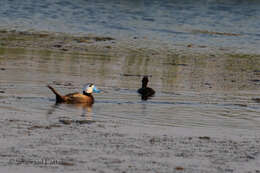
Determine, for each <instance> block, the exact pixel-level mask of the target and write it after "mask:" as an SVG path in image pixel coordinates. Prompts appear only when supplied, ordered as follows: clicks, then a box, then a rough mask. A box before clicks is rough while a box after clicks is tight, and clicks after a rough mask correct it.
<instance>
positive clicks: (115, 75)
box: [0, 49, 260, 130]
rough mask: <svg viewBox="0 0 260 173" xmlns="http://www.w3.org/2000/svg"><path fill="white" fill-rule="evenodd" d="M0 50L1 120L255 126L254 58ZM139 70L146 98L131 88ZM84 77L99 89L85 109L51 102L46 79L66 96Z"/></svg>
mask: <svg viewBox="0 0 260 173" xmlns="http://www.w3.org/2000/svg"><path fill="white" fill-rule="evenodd" d="M0 52H1V54H0V64H1V67H2V69H1V73H0V80H1V81H0V82H1V86H0V91H1V92H2V93H1V97H0V106H1V109H0V110H1V114H2V119H5V118H10V117H12V118H18V119H24V118H26V119H27V118H28V119H30V120H31V119H33V120H39V121H46V123H54V122H56V121H58V119H59V118H60V117H63V116H65V117H67V118H71V119H80V118H82V115H84V114H87V115H88V116H90V115H91V116H93V117H92V118H93V119H94V120H96V121H104V120H126V121H129V122H131V123H134V124H135V123H136V124H139V125H156V126H177V127H186V128H189V127H193V126H194V127H203V128H206V129H207V128H232V129H247V130H259V128H260V125H259V121H260V117H259V112H260V105H259V104H258V103H255V102H254V101H253V100H252V98H257V97H258V95H257V94H256V93H258V91H259V82H258V81H257V80H256V79H258V76H259V72H258V71H257V67H258V64H259V63H260V60H259V59H257V58H244V57H242V58H239V57H235V58H234V57H229V58H223V59H225V61H223V60H222V58H220V57H219V58H214V57H205V58H192V57H190V58H182V59H179V58H178V57H171V58H168V59H163V58H162V59H156V58H150V59H149V61H148V60H147V59H146V58H142V57H132V56H131V54H129V55H127V56H125V57H116V56H115V57H110V56H107V55H105V54H94V53H91V52H89V53H87V54H85V55H77V54H61V53H57V52H56V53H55V52H48V51H33V50H24V49H1V51H0ZM169 61H180V62H179V64H181V65H175V64H174V65H170V64H169ZM197 61H199V62H197ZM227 63H230V64H233V66H232V67H230V65H229V64H227ZM184 64H185V65H184ZM154 67H156V68H155V69H154ZM142 75H151V76H152V77H150V83H149V85H150V86H151V87H153V88H154V89H155V90H156V95H155V96H154V97H153V98H151V99H149V100H148V101H142V100H141V98H140V96H139V95H138V94H137V93H136V90H137V89H138V88H139V87H140V85H141V83H140V82H141V78H142V77H141V76H142ZM90 82H93V83H95V84H96V85H97V86H98V87H99V88H100V89H101V90H102V92H101V93H99V94H95V98H96V103H95V104H94V106H93V108H92V110H91V111H89V110H87V109H85V108H84V107H82V106H75V107H73V106H70V105H59V106H55V105H54V102H55V97H54V95H53V94H52V92H51V91H50V90H49V89H48V88H47V87H46V85H47V84H51V85H52V86H53V87H55V88H56V89H57V90H58V91H59V92H60V93H62V94H67V93H69V92H75V91H79V92H81V90H82V86H83V85H84V84H85V83H90ZM259 97H260V96H259ZM21 116H22V117H21ZM23 116H25V117H23ZM46 118H47V119H46ZM48 121H50V122H48Z"/></svg>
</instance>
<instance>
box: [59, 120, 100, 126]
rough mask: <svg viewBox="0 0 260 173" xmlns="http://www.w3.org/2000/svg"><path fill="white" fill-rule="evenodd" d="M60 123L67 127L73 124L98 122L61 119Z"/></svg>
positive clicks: (93, 121)
mask: <svg viewBox="0 0 260 173" xmlns="http://www.w3.org/2000/svg"><path fill="white" fill-rule="evenodd" d="M59 122H60V123H62V124H65V125H71V124H93V123H95V122H96V121H95V120H69V119H60V120H59Z"/></svg>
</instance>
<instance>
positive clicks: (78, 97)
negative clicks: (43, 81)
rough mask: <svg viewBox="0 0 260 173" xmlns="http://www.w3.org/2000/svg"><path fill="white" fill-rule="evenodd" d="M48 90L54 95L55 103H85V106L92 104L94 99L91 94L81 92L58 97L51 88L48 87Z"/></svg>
mask: <svg viewBox="0 0 260 173" xmlns="http://www.w3.org/2000/svg"><path fill="white" fill-rule="evenodd" d="M48 88H49V89H50V90H51V91H52V92H53V93H54V94H55V95H56V103H71V104H76V103H87V104H93V103H94V97H93V96H92V94H89V93H86V92H83V94H81V93H70V94H67V95H64V96H62V95H60V94H59V93H58V92H57V91H56V90H55V89H54V88H53V87H51V86H50V85H48Z"/></svg>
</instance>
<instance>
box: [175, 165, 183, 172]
mask: <svg viewBox="0 0 260 173" xmlns="http://www.w3.org/2000/svg"><path fill="white" fill-rule="evenodd" d="M175 169H176V170H177V171H183V170H184V168H183V167H181V166H177V167H176V168H175Z"/></svg>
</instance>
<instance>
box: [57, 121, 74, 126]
mask: <svg viewBox="0 0 260 173" xmlns="http://www.w3.org/2000/svg"><path fill="white" fill-rule="evenodd" d="M59 122H61V123H63V124H66V125H69V124H71V123H72V121H71V120H59Z"/></svg>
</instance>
